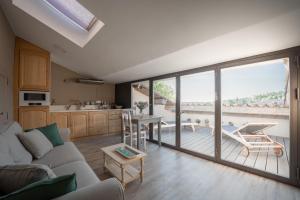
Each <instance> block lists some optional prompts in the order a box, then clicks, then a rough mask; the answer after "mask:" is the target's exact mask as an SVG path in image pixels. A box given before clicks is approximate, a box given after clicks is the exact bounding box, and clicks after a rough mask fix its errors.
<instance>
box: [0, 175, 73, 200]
mask: <svg viewBox="0 0 300 200" xmlns="http://www.w3.org/2000/svg"><path fill="white" fill-rule="evenodd" d="M76 189H77V182H76V174H72V175H66V176H60V177H56V178H52V179H47V180H41V181H37V182H35V183H32V184H29V185H27V186H25V187H23V188H21V189H20V190H17V191H15V192H13V193H10V194H8V195H6V196H3V197H0V200H24V199H42V200H50V199H53V198H56V197H60V196H62V195H65V194H67V193H69V192H73V191H75V190H76Z"/></svg>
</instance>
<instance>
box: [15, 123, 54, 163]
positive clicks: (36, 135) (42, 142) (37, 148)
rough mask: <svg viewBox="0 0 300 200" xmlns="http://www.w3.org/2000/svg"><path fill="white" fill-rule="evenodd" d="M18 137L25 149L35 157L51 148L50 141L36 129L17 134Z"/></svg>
mask: <svg viewBox="0 0 300 200" xmlns="http://www.w3.org/2000/svg"><path fill="white" fill-rule="evenodd" d="M18 137H19V138H20V140H21V142H22V143H23V145H24V146H25V147H26V149H27V150H28V151H29V152H30V153H31V154H32V155H33V157H34V158H36V159H40V158H41V157H43V156H44V155H45V154H47V153H48V152H49V151H51V150H52V149H53V145H52V143H51V142H50V141H49V140H48V139H47V138H46V136H45V135H44V134H43V133H42V132H40V131H39V130H37V129H33V130H31V131H29V132H25V133H21V134H18Z"/></svg>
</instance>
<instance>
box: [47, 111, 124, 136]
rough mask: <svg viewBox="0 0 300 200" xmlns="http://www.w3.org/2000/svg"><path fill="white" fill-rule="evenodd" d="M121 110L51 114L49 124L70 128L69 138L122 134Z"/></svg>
mask: <svg viewBox="0 0 300 200" xmlns="http://www.w3.org/2000/svg"><path fill="white" fill-rule="evenodd" d="M121 116H122V110H99V111H65V112H55V111H54V112H51V113H50V119H49V124H51V123H57V126H58V127H59V128H70V129H71V138H80V137H85V136H93V135H114V134H121V132H122V128H121V127H122V118H121Z"/></svg>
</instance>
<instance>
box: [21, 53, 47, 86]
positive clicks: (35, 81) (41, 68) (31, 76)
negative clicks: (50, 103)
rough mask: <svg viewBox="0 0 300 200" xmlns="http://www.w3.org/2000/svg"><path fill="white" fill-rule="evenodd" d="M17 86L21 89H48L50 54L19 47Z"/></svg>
mask: <svg viewBox="0 0 300 200" xmlns="http://www.w3.org/2000/svg"><path fill="white" fill-rule="evenodd" d="M19 64H20V66H19V87H20V89H21V90H41V91H49V89H50V87H49V86H50V56H49V54H48V53H45V52H41V51H38V50H31V49H21V50H20V63H19Z"/></svg>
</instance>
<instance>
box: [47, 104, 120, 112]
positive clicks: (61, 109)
mask: <svg viewBox="0 0 300 200" xmlns="http://www.w3.org/2000/svg"><path fill="white" fill-rule="evenodd" d="M65 107H66V106H65V105H55V106H50V108H49V111H50V112H99V111H114V110H124V109H114V108H109V109H98V106H94V105H87V106H85V107H84V108H82V109H77V106H76V105H72V106H71V107H70V109H69V110H67V109H66V108H65Z"/></svg>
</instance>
